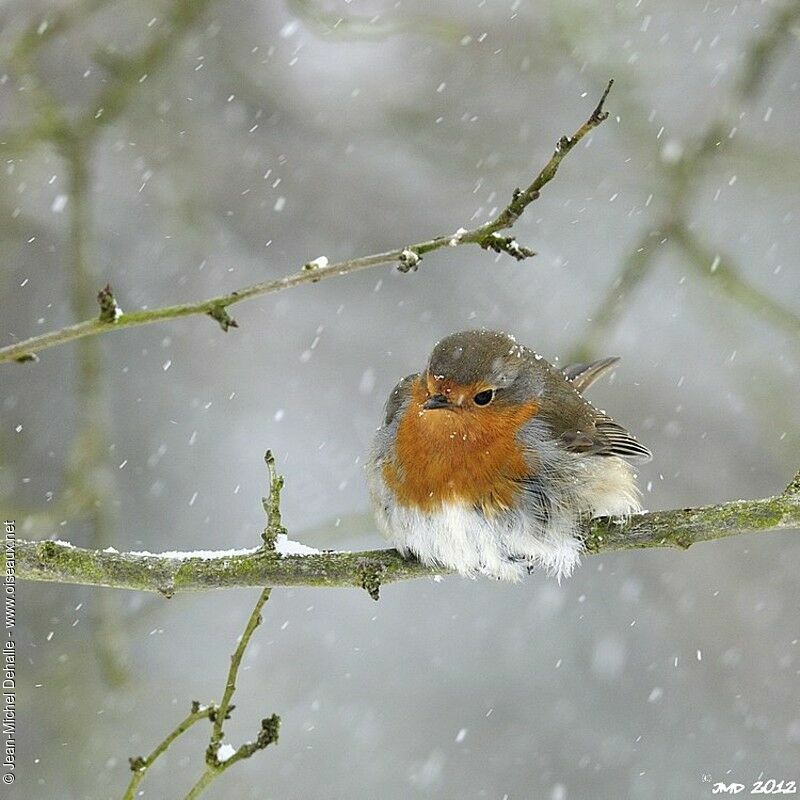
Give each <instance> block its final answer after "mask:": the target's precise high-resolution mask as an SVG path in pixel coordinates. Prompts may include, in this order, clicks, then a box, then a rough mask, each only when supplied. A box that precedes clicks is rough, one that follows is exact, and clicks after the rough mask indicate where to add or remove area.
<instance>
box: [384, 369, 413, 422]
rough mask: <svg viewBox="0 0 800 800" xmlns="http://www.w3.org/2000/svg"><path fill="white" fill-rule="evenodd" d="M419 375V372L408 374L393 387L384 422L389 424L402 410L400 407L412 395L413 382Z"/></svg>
mask: <svg viewBox="0 0 800 800" xmlns="http://www.w3.org/2000/svg"><path fill="white" fill-rule="evenodd" d="M418 377H419V373H416V372H415V373H414V374H413V375H406V377H405V378H403V379H402V380H401V381H400V382H399V383H398V384H397V386H395V387H394V389H392V391H391V393H390V394H389V399H388V400H387V401H386V408H385V413H384V419H383V424H384V425H389V424H391V422H392V420H393V419H394V417H395V414H397V412H398V411H399V410H400V407H401V406H402V405H403V403H404V402H405V401H406V400H407V399H408V398H409V397H410V395H411V384H412V383H413V382H414V381H415V380H416V379H417V378H418Z"/></svg>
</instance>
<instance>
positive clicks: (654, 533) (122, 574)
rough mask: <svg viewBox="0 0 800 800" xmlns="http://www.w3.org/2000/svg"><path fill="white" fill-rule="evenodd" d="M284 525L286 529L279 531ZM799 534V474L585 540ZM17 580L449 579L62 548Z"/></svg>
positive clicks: (22, 553) (302, 558) (424, 571)
mask: <svg viewBox="0 0 800 800" xmlns="http://www.w3.org/2000/svg"><path fill="white" fill-rule="evenodd" d="M278 524H280V522H279V523H278ZM791 528H798V529H800V474H798V476H796V477H795V478H794V480H793V481H792V482H791V483H790V484H789V486H788V487H787V488H786V490H785V491H784V492H782V493H781V494H779V495H776V496H774V497H766V498H760V499H756V500H735V501H732V502H728V503H720V504H718V505H711V506H702V507H698V508H681V509H674V510H668V511H650V512H646V513H643V514H634V515H633V516H632V517H630V518H629V519H626V520H619V519H606V518H603V519H595V520H591V521H589V522H587V523H586V525H585V528H584V531H583V534H584V537H585V546H586V552H587V553H588V554H591V555H594V554H598V553H609V552H613V551H617V550H631V549H640V548H651V547H677V548H684V549H685V548H687V547H689V546H690V545H693V544H697V543H699V542H708V541H713V540H715V539H722V538H725V537H728V536H735V535H738V534H744V533H768V532H771V531H778V530H786V529H791ZM15 557H16V569H17V576H18V577H19V578H21V579H23V580H32V581H49V582H55V583H73V584H85V585H92V586H109V587H114V588H119V589H135V590H140V591H150V592H161V593H162V594H164V595H166V596H171V595H173V594H174V593H176V592H185V591H190V590H207V589H226V588H232V587H243V586H260V587H263V586H271V587H277V586H316V587H324V588H330V587H354V588H360V589H366V590H367V591H368V592H369V594H370V595H371V596H372V597H377V594H378V591H379V589H380V587H381V586H382V585H386V584H390V583H395V582H397V581H404V580H411V579H414V578H424V577H431V576H433V575H441V574H444V573H446V570H444V569H442V568H436V567H430V566H426V565H425V564H422V563H421V562H419V561H417V560H415V559H407V558H404V557H403V556H401V555H400V554H399V553H398V552H397V551H396V550H371V551H362V552H320V553H316V552H315V553H313V554H311V555H283V554H282V553H281V552H279V551H277V550H271V549H267V548H265V547H264V546H262V547H260V548H256V549H251V550H242V551H239V552H234V553H231V552H230V551H228V552H220V553H219V554H218V555H217V554H212V555H210V556H209V555H208V554H202V555H200V554H197V555H193V554H192V553H183V554H168V555H167V554H163V555H158V554H142V553H118V552H110V551H108V550H104V551H100V550H89V549H84V548H80V547H74V546H73V545H71V544H66V543H63V542H58V541H49V540H48V541H41V542H30V541H24V540H18V541H17V545H16V554H15Z"/></svg>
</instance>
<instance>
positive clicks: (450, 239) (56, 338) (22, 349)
mask: <svg viewBox="0 0 800 800" xmlns="http://www.w3.org/2000/svg"><path fill="white" fill-rule="evenodd" d="M612 83H613V81H610V82H609V84H608V86H607V87H606V89H605V91H604V92H603V96H602V97H601V99H600V102H599V103H598V105H597V107H596V108H595V110H594V111H593V112H592V115H591V116H590V117H589V119H588V120H587V121H586V122H584V124H583V125H581V127H580V128H578V130H577V131H576V132H575V133H574V134H573V135H572V136H563V137H562V138H561V139H560V140H559V142H558V144H557V145H556V149H555V151H554V152H553V155H552V156H551V157H550V159H549V161H548V162H547V164H545V166H544V167H543V168H542V170H541V171H540V172H539V174H538V175H537V176H536V178H535V179H534V180H533V182H532V183H531V184H530V186H528V188H527V189H525V190H524V191H522V190H519V189H517V190H516V191H515V192H514V193H513V195H512V198H511V200H510V202H509V203H508V205H507V206H506V207H505V208H503V209H502V210H501V211H500V213H499V214H498V215H497V216H496V217H494V218H493V219H491V220H489V221H488V222H486V223H485V224H483V225H480V226H479V227H477V228H474V229H472V230H465V229H460V230H458V231H456V232H455V233H453V234H450V235H449V236H437V237H435V238H433V239H427V240H425V241H422V242H417V243H416V244H412V245H406V246H404V247H399V248H395V249H394V250H387V251H386V252H383V253H375V254H373V255H369V256H362V257H360V258H353V259H349V260H347V261H339V262H337V263H335V264H328V265H325V266H319V267H317V268H316V269H311V270H310V269H301V270H300V271H299V272H296V273H294V274H293V275H287V276H286V277H284V278H280V279H277V280H272V281H264V282H261V283H256V284H253V285H252V286H247V287H245V288H243V289H239V290H237V291H234V292H230V293H228V294H223V295H218V296H217V297H212V298H209V299H208V300H203V301H201V302H198V303H182V304H180V305H174V306H167V307H164V308H156V309H148V310H143V311H133V312H130V313H125V314H123V315H122V316H120V317H119V318H118V319H117V320H116V321H115V322H114V323H112V324H109V323H107V322H103V321H101V320H99V319H97V317H93V318H91V319H86V320H84V321H83V322H79V323H76V324H74V325H68V326H67V327H65V328H61V329H60V330H56V331H51V332H49V333H44V334H41V335H39V336H33V337H31V338H30V339H26V340H24V341H21V342H17V343H16V344H12V345H8V346H6V347H3V348H0V362H6V361H21V360H26V361H27V360H30V358H31V355H32V354H36V353H39V352H41V351H42V350H46V349H48V348H50V347H55V346H57V345H60V344H64V343H66V342H71V341H75V340H76V339H83V338H84V337H87V336H96V335H98V334H101V333H108V332H109V331H112V330H121V329H123V328H130V327H136V326H139V325H150V324H152V323H155V322H163V321H164V320H169V319H179V318H181V317H188V316H193V315H197V314H206V315H208V316H211V317H213V318H214V319H216V320H217V321H220V324H222V326H223V328H225V329H227V328H228V327H232V326H233V325H232V320H231V319H230V317H229V316H228V315H227V311H226V310H227V308H228V307H230V306H232V305H234V304H236V303H240V302H242V301H243V300H249V299H251V298H253V297H262V296H264V295H268V294H274V293H275V292H280V291H284V290H285V289H291V288H293V287H295V286H300V285H301V284H305V283H318V282H319V281H321V280H324V279H325V278H331V277H334V276H338V275H348V274H350V273H352V272H357V271H359V270H362V269H367V268H369V267H374V266H377V265H379V264H388V263H393V262H394V263H397V262H400V261H401V259H402V258H407V255H406V253H407V251H410V252H412V253H414V254H415V255H416V256H417V258H421V257H422V256H424V255H425V254H427V253H431V252H433V251H434V250H439V249H441V248H443V247H448V246H452V247H457V246H459V245H464V244H477V245H479V246H480V247H485V248H489V247H491V246H492V244H493V241H494V239H493V234H495V233H497V232H499V231H501V230H506V229H508V228H511V227H512V226H513V225H514V223H515V222H516V221H517V219H518V218H519V216H520V214H522V212H523V211H524V210H525V209H526V208H527V207H528V205H530V204H531V203H532V202H533V201H535V200H536V199H538V197H539V195H540V193H541V190H542V188H543V187H544V186H545V185H546V184H548V183H549V182H550V181H551V180H552V179H553V178H554V177H555V175H556V172H557V171H558V168H559V166H560V164H561V162H562V161H563V160H564V158H566V156H567V155H568V154H569V153H570V152H571V151H572V150H573V149H574V148H575V146H576V145H577V144H578V142H580V141H581V140H582V139H583V138H584V137H585V136H586V135H587V134H588V133H589V132H590V131H592V130H593V129H594V128H596V127H597V126H598V125H600V124H601V123H602V122H603V121H604V120H605V119H606V118H607V116H608V112H607V111H605V110H604V108H603V104H604V102H605V100H606V97H607V96H608V92H609V91H610V89H611V86H612ZM223 312H224V315H223ZM220 317H223V319H224V324H223V322H222V321H221V320H220Z"/></svg>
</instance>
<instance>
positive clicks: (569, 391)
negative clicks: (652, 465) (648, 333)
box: [537, 359, 653, 461]
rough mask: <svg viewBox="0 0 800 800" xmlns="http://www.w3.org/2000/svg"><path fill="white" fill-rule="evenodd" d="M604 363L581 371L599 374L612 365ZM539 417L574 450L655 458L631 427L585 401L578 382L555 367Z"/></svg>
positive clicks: (553, 433)
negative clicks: (634, 434)
mask: <svg viewBox="0 0 800 800" xmlns="http://www.w3.org/2000/svg"><path fill="white" fill-rule="evenodd" d="M607 361H608V359H607ZM601 364H602V362H596V365H594V364H590V365H588V366H587V367H586V369H585V370H584V372H583V373H578V374H579V377H580V375H582V374H587V375H588V374H589V372H590V371H593V375H592V377H596V376H597V375H598V374H599V373H600V372H602V370H603V369H604V368H606V369H607V368H608V366H610V364H608V365H607V366H605V367H604V366H601ZM595 366H596V369H594V370H593V368H594V367H595ZM590 382H591V381H590ZM537 418H539V419H540V420H542V421H543V422H545V423H546V424H547V426H548V428H549V430H550V433H551V434H552V436H553V438H554V439H557V440H558V441H559V442H560V443H561V445H562V446H563V447H564V448H565V449H566V450H569V451H570V452H573V453H581V454H584V455H598V456H618V457H620V458H624V459H627V460H630V461H638V460H642V461H649V460H650V459H651V458H652V457H653V456H652V453H651V452H650V451H649V450H648V449H647V448H646V447H645V446H644V445H643V444H641V443H639V442H638V441H636V438H635V437H634V436H633V435H632V434H631V433H630V432H629V431H628V430H626V429H625V428H623V427H622V425H620V424H619V423H618V422H615V421H614V420H613V419H611V417H609V416H608V415H607V414H605V413H604V412H602V411H598V410H597V409H596V408H595V407H594V406H593V405H592V404H591V403H589V402H588V400H585V399H584V398H583V397H582V396H581V395H580V394H579V392H578V390H577V388H576V386H575V383H574V381H572V380H570V379H569V377H568V376H567V375H566V374H565V373H563V372H560V371H558V370H555V369H554V370H552V371H551V372H550V373H549V375H548V376H547V378H546V388H545V391H544V393H543V395H542V399H541V404H540V407H539V413H538V414H537Z"/></svg>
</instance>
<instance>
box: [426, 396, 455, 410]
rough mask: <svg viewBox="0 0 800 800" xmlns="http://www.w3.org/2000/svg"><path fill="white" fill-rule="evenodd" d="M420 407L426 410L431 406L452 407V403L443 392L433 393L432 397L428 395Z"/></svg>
mask: <svg viewBox="0 0 800 800" xmlns="http://www.w3.org/2000/svg"><path fill="white" fill-rule="evenodd" d="M422 407H423V408H424V409H425V410H426V411H430V409H432V408H452V405H451V404H450V402H449V401H448V399H447V398H446V397H445V396H444V395H443V394H435V395H433V397H429V398H428V399H427V400H426V401H425V402H424V403H423V404H422Z"/></svg>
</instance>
